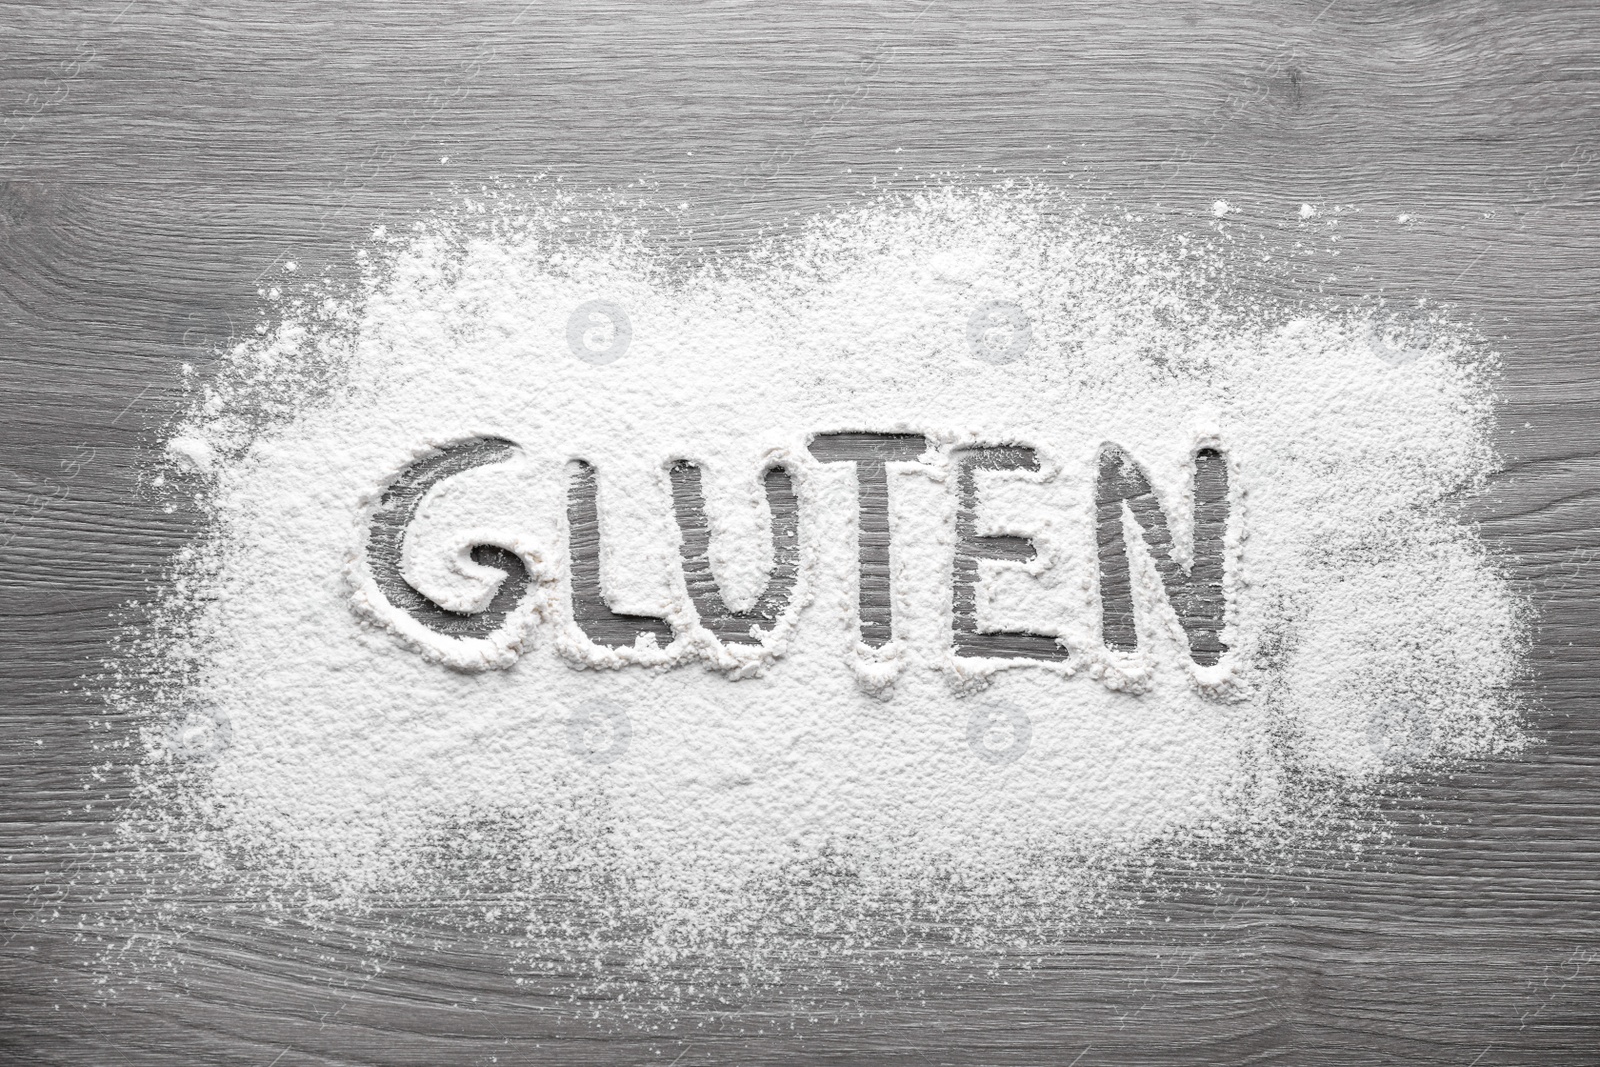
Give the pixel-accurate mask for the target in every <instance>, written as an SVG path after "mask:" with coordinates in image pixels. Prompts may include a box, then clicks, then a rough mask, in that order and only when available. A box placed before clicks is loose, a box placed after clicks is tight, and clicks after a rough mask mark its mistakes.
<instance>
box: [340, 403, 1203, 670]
mask: <svg viewBox="0 0 1600 1067" xmlns="http://www.w3.org/2000/svg"><path fill="white" fill-rule="evenodd" d="M930 447H932V446H931V443H930V441H929V439H928V438H926V437H924V436H922V435H920V434H904V433H869V432H850V433H830V434H821V435H817V436H814V437H813V438H812V439H811V441H810V445H809V450H808V451H809V459H810V460H812V461H814V462H815V463H819V464H825V465H833V464H846V465H850V466H852V467H853V468H854V473H855V481H856V498H857V501H856V523H855V526H856V529H855V534H856V541H857V560H858V562H857V568H856V593H857V612H856V619H855V625H856V626H857V628H858V632H857V636H858V638H859V640H860V642H861V643H862V644H864V645H866V646H867V647H868V648H872V649H880V648H882V647H884V646H885V645H887V644H889V642H890V641H891V640H892V638H893V636H894V633H895V617H894V603H895V597H894V596H893V589H892V586H893V577H892V574H891V552H892V547H893V539H892V535H891V524H890V508H889V477H888V475H889V464H891V463H900V464H914V463H917V462H918V461H919V457H921V456H922V455H923V454H924V452H925V451H926V450H928V449H929V448H930ZM518 451H519V450H518V446H517V445H516V444H515V442H512V441H509V440H506V439H504V438H498V437H474V438H469V439H466V440H463V441H458V442H456V443H453V444H450V445H447V446H444V447H442V448H437V449H434V450H432V451H431V452H430V453H429V454H428V455H426V456H424V457H422V458H421V459H418V460H417V461H415V462H414V463H412V464H411V465H410V466H408V467H407V468H406V469H405V470H403V471H402V472H401V473H400V474H399V476H398V477H397V478H395V479H394V481H393V482H392V483H391V484H390V486H389V487H388V489H387V490H386V491H385V492H384V494H383V496H382V500H381V503H380V504H379V507H378V509H377V512H376V513H375V515H374V517H373V521H372V524H371V526H370V529H369V535H368V542H367V560H368V563H369V565H370V566H371V568H372V573H373V578H374V579H375V580H376V583H377V585H378V588H379V589H380V590H381V591H382V593H383V594H384V596H386V597H387V598H388V600H389V602H390V603H391V604H392V605H393V606H394V607H396V608H398V609H400V610H401V611H403V612H405V613H406V614H407V615H409V616H410V617H411V618H412V619H415V620H416V621H417V622H419V623H421V624H422V625H423V626H425V627H427V628H428V629H429V630H431V631H433V632H434V633H437V634H440V635H443V636H445V637H451V638H462V639H473V638H483V637H487V636H489V635H491V634H493V633H495V632H496V631H497V630H499V629H500V628H501V627H503V626H504V625H505V624H506V619H507V616H508V615H509V614H510V613H511V612H512V611H513V610H515V609H516V607H517V606H518V605H519V604H520V603H521V602H522V600H523V598H524V597H525V596H527V595H528V593H529V587H530V584H531V583H532V580H533V579H532V575H531V574H530V572H529V569H528V566H527V562H526V561H525V560H524V559H523V558H522V557H521V556H520V555H519V554H518V553H517V552H515V551H513V550H512V549H510V548H508V547H505V546H502V545H496V544H490V543H478V544H471V545H469V546H467V549H466V552H467V555H468V557H469V558H470V559H471V560H472V562H474V563H476V564H479V565H480V566H484V567H489V568H493V569H494V570H497V571H499V572H500V573H501V575H502V578H501V580H500V583H499V585H498V588H497V589H496V590H495V592H494V595H493V597H492V598H491V599H490V600H489V602H488V604H487V606H486V607H484V608H483V609H482V610H479V611H475V612H465V611H457V610H451V609H449V608H446V607H443V606H441V605H440V604H439V603H437V602H436V601H434V600H433V599H431V598H429V597H428V596H427V595H425V594H424V593H422V592H421V591H420V590H419V589H418V588H417V587H416V586H415V585H413V584H412V582H411V581H410V580H409V579H408V578H407V577H406V576H405V575H404V573H402V567H401V559H402V549H403V547H404V543H405V537H406V532H407V530H408V528H409V527H410V526H411V524H412V522H413V520H414V519H415V518H416V517H417V513H418V509H419V508H420V507H421V505H422V502H423V500H424V498H425V497H426V496H427V495H428V493H429V491H430V490H431V489H433V488H434V487H435V486H437V485H439V484H440V483H441V482H443V481H444V480H446V479H448V478H450V477H452V476H454V475H457V474H461V473H463V472H466V471H468V470H472V469H475V468H478V467H483V466H487V465H491V464H495V463H500V462H503V461H505V460H508V459H510V458H512V457H513V456H514V455H516V454H517V452H518ZM950 458H951V462H952V465H953V468H954V471H955V478H954V479H953V481H954V492H955V495H956V501H955V509H954V512H955V538H954V545H955V550H954V563H953V566H952V569H951V573H950V575H949V598H950V599H949V604H950V621H951V645H952V648H953V650H954V652H955V654H956V655H958V656H962V657H985V658H996V659H1020V660H1036V661H1052V660H1066V659H1069V658H1070V657H1071V655H1072V654H1073V651H1074V650H1073V648H1072V647H1070V646H1069V644H1068V643H1067V642H1066V641H1065V640H1064V639H1063V638H1062V637H1060V636H1057V635H1051V634H1047V633H1037V632H1028V631H1022V630H1006V629H997V628H994V627H991V626H985V625H982V624H981V623H980V620H979V610H978V592H977V591H978V587H979V584H980V565H981V564H982V563H983V562H984V561H995V562H999V563H1002V564H1003V563H1008V562H1009V563H1013V564H1027V563H1029V562H1030V561H1033V560H1034V559H1036V557H1037V556H1038V549H1037V546H1036V545H1035V543H1034V541H1033V539H1032V538H1030V537H1023V536H1015V535H990V534H980V533H979V532H978V531H979V522H978V508H979V497H980V491H979V480H978V472H980V471H1032V472H1037V471H1038V470H1039V469H1040V465H1039V460H1038V457H1037V453H1036V452H1035V450H1034V449H1033V448H1030V447H1027V446H1025V445H1017V444H1007V445H990V446H969V447H961V448H957V449H955V450H954V451H953V452H952V453H951V454H950ZM567 469H568V482H567V495H566V500H567V504H566V539H567V553H566V558H567V571H566V578H567V581H566V583H565V584H566V590H567V597H566V599H567V604H568V608H569V610H570V617H571V620H572V622H573V623H575V624H576V625H577V626H578V627H579V628H580V629H581V631H582V633H583V635H584V637H585V638H586V639H587V640H588V641H589V642H592V643H593V644H595V645H599V646H606V647H612V648H624V647H630V646H634V645H635V644H637V643H638V642H640V640H641V639H643V640H644V641H645V642H647V643H650V642H653V643H656V644H657V645H659V646H666V645H668V644H669V643H671V642H672V641H673V640H674V639H675V638H677V637H679V636H681V634H680V633H679V632H678V631H679V630H682V629H685V627H684V625H683V623H682V622H681V621H676V622H675V621H669V619H668V618H666V617H664V616H654V615H635V614H626V613H622V612H618V611H615V610H613V609H612V607H611V606H610V604H609V603H608V600H607V597H606V593H605V590H604V589H603V588H602V583H601V574H600V571H601V567H600V543H601V538H602V531H601V524H600V513H599V506H598V496H599V492H598V490H599V472H598V471H597V470H596V468H595V466H594V465H592V464H591V463H589V462H587V461H585V460H583V459H574V460H572V461H571V462H570V463H569V464H568V468H567ZM797 473H799V472H798V470H792V469H791V468H790V467H789V466H788V465H786V464H785V463H784V462H781V461H772V462H770V463H769V465H768V466H767V467H766V469H765V470H763V471H761V472H760V480H761V482H762V484H763V487H764V490H765V495H766V501H767V505H768V508H769V510H770V511H771V516H772V518H771V524H770V528H769V531H768V535H769V537H770V538H771V549H772V556H771V559H772V564H771V566H770V568H769V569H768V572H767V581H766V586H765V588H764V589H763V590H762V591H761V593H760V595H759V596H758V597H757V598H756V599H755V602H754V604H753V605H752V606H749V607H747V608H745V609H743V610H735V609H734V608H732V607H730V606H729V604H728V603H727V601H726V600H725V599H724V597H723V592H722V589H721V587H720V585H719V583H718V580H717V578H716V576H715V575H714V574H713V571H712V565H711V556H712V552H711V539H712V529H711V524H710V522H709V521H708V519H707V515H706V507H705V500H704V495H703V491H702V485H701V476H700V467H699V465H698V464H696V463H694V462H693V461H691V460H687V459H680V460H677V461H676V462H673V463H672V464H671V465H670V467H669V469H668V474H669V478H670V483H671V497H672V508H673V512H674V517H675V519H676V524H677V529H678V533H679V557H680V564H681V570H682V580H683V585H682V588H683V590H684V593H685V594H686V596H687V599H688V602H689V605H688V606H689V607H691V608H692V612H691V613H690V614H688V615H687V616H686V617H689V618H692V619H693V620H694V623H693V624H692V625H691V627H688V628H693V626H698V627H699V628H702V629H703V630H704V631H707V632H709V633H710V634H711V635H712V636H713V637H714V639H715V640H716V641H717V642H719V643H721V644H723V645H728V646H750V645H762V644H763V643H765V642H766V641H767V640H768V639H769V638H770V636H771V634H772V631H773V627H774V626H775V624H776V623H777V622H778V620H779V619H781V618H783V617H784V616H785V615H786V614H787V613H789V612H791V611H793V610H795V609H796V608H797V605H796V603H795V600H796V598H795V587H796V580H797V577H798V576H799V573H800V567H801V528H802V523H803V522H804V521H806V520H805V516H804V515H803V514H802V511H803V509H802V507H801V502H800V499H799V495H798V494H797V492H796V488H795V481H796V474H797ZM1193 501H1194V504H1193V507H1194V514H1193V550H1192V552H1191V553H1189V554H1188V557H1187V558H1186V559H1181V558H1180V553H1178V552H1177V551H1175V545H1174V542H1173V538H1172V534H1171V531H1170V524H1169V522H1168V516H1167V514H1166V510H1165V509H1164V507H1163V505H1162V504H1161V502H1160V501H1159V500H1158V499H1157V497H1156V494H1155V492H1154V490H1153V489H1152V486H1151V481H1150V477H1149V475H1148V474H1147V472H1146V471H1145V470H1144V469H1143V468H1142V467H1141V466H1140V465H1139V463H1138V462H1137V461H1135V460H1134V459H1133V457H1132V456H1131V455H1129V454H1128V453H1127V452H1126V451H1125V450H1123V449H1122V448H1120V447H1118V446H1116V445H1114V444H1107V445H1105V446H1103V447H1102V448H1101V450H1100V452H1099V455H1098V462H1097V467H1096V470H1095V478H1094V508H1095V531H1096V541H1097V545H1096V550H1097V551H1096V557H1097V563H1098V566H1097V568H1096V570H1097V574H1096V575H1095V579H1096V584H1097V590H1098V596H1099V601H1100V612H1099V615H1100V619H1099V622H1100V626H1099V631H1100V632H1099V639H1100V641H1101V643H1103V645H1104V646H1105V647H1106V648H1107V649H1110V650H1112V651H1116V652H1130V651H1134V650H1136V649H1137V648H1138V646H1139V636H1138V631H1137V627H1136V624H1135V608H1134V585H1135V583H1136V568H1135V567H1134V566H1132V565H1131V564H1130V556H1129V541H1130V539H1131V538H1137V539H1138V541H1139V542H1140V544H1141V546H1142V549H1143V551H1144V552H1145V553H1146V554H1147V555H1148V558H1149V560H1150V561H1151V562H1152V563H1153V564H1154V568H1155V572H1156V574H1157V575H1158V576H1159V580H1160V586H1161V589H1162V591H1163V592H1164V593H1165V596H1166V599H1167V603H1168V605H1169V606H1170V607H1171V609H1172V612H1173V614H1174V615H1175V617H1176V618H1177V621H1178V622H1179V624H1180V626H1181V629H1182V632H1183V635H1184V637H1185V638H1186V639H1187V643H1188V648H1189V655H1190V657H1191V658H1192V659H1193V661H1194V662H1195V663H1196V664H1197V665H1200V666H1211V665H1214V664H1216V663H1217V662H1218V660H1219V659H1220V658H1221V656H1222V655H1223V653H1224V651H1225V650H1226V645H1225V641H1224V636H1223V635H1224V626H1225V624H1226V621H1227V620H1226V597H1225V595H1224V572H1225V570H1226V566H1225V551H1224V543H1225V533H1226V529H1227V526H1228V518H1229V511H1230V505H1229V498H1228V474H1227V463H1226V460H1225V458H1224V457H1223V455H1222V453H1221V452H1220V451H1218V450H1217V449H1215V448H1200V449H1198V450H1197V451H1196V452H1195V453H1194V456H1193ZM845 532H846V531H839V533H840V534H843V533H845ZM829 533H832V531H830V532H829ZM681 618H682V616H681V617H680V620H681Z"/></svg>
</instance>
